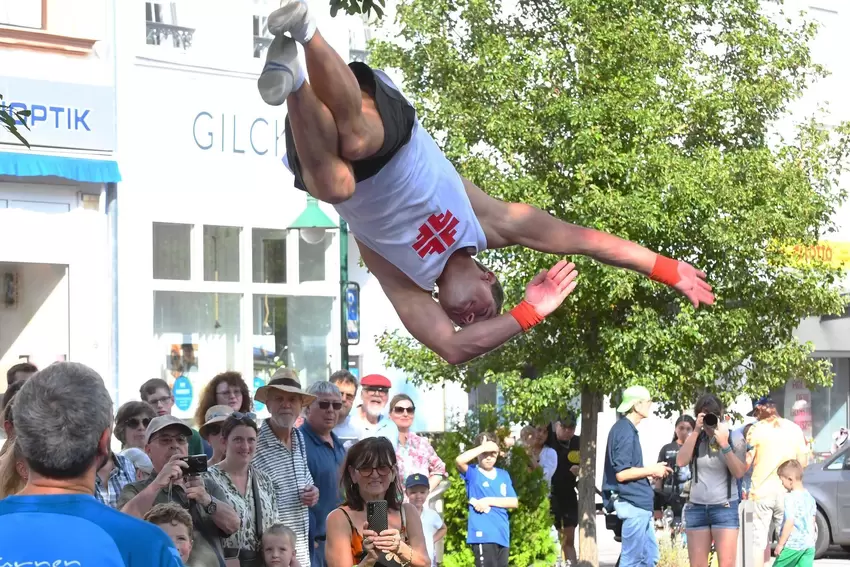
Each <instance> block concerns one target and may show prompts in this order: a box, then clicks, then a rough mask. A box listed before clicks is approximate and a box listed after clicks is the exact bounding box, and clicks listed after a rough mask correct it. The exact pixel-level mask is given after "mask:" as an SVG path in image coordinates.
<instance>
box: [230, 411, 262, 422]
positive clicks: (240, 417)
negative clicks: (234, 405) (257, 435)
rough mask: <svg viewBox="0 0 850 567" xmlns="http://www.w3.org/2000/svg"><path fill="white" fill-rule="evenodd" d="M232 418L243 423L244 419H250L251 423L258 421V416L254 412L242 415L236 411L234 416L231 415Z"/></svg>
mask: <svg viewBox="0 0 850 567" xmlns="http://www.w3.org/2000/svg"><path fill="white" fill-rule="evenodd" d="M230 416H231V417H232V418H233V419H237V420H239V421H242V420H243V419H250V420H251V421H256V420H257V414H255V413H253V412H248V413H242V412H240V411H235V412H233V413H232V414H230Z"/></svg>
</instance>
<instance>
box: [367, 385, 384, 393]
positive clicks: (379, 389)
mask: <svg viewBox="0 0 850 567" xmlns="http://www.w3.org/2000/svg"><path fill="white" fill-rule="evenodd" d="M363 389H364V390H366V391H367V392H378V393H379V394H389V393H390V389H389V388H384V387H382V386H366V387H365V388H363Z"/></svg>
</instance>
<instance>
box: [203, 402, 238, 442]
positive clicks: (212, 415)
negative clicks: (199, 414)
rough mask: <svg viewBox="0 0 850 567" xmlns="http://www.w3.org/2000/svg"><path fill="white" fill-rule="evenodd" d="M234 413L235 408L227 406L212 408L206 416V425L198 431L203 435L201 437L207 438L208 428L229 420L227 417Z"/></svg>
mask: <svg viewBox="0 0 850 567" xmlns="http://www.w3.org/2000/svg"><path fill="white" fill-rule="evenodd" d="M232 413H233V408H232V407H230V406H225V405H218V406H212V407H211V408H210V409H208V410H207V413H205V414H204V424H203V425H202V426H201V428H200V429H198V433H200V434H201V437H203V438H206V437H207V433H206V432H207V428H208V427H209V426H210V425H214V424H216V423H221V422H223V421H224V420H226V419H227V416H229V415H230V414H232Z"/></svg>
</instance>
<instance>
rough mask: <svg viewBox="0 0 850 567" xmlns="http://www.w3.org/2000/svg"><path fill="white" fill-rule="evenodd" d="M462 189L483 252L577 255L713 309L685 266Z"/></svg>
mask: <svg viewBox="0 0 850 567" xmlns="http://www.w3.org/2000/svg"><path fill="white" fill-rule="evenodd" d="M463 183H464V187H466V193H467V195H468V196H469V200H470V203H471V204H472V208H473V210H474V211H475V214H476V216H477V217H478V220H479V222H481V225H482V226H483V227H484V231H485V234H486V236H487V245H488V247H489V248H504V247H507V246H513V245H515V244H519V245H520V246H525V247H526V248H531V249H532V250H537V251H539V252H548V253H551V254H559V255H570V254H581V255H583V256H589V257H590V258H593V259H594V260H597V261H599V262H602V263H603V264H609V265H611V266H616V267H618V268H626V269H628V270H632V271H635V272H638V273H640V274H643V275H645V276H649V277H651V278H652V279H654V280H656V281H661V282H663V283H665V284H667V285H669V286H670V287H673V288H674V289H676V290H677V291H679V292H680V293H682V294H683V295H684V296H685V297H687V298H688V299H689V300H690V301H691V303H692V304H693V305H694V307H698V306H699V305H700V304H701V303H705V304H709V305H710V304H712V303H714V295H713V294H712V293H711V286H710V285H708V283H706V282H705V274H704V273H703V272H701V271H699V270H696V269H694V268H693V267H692V266H691V265H690V264H687V263H685V262H677V261H676V260H670V259H669V258H665V257H664V256H661V255H659V254H656V253H655V252H653V251H652V250H649V249H647V248H644V247H643V246H641V245H640V244H636V243H634V242H631V241H628V240H624V239H622V238H620V237H618V236H614V235H613V234H608V233H607V232H602V231H599V230H595V229H592V228H585V227H582V226H577V225H574V224H570V223H568V222H564V221H562V220H560V219H557V218H555V217H553V216H552V215H550V214H549V213H547V212H545V211H542V210H540V209H538V208H537V207H532V206H531V205H526V204H524V203H506V202H504V201H500V200H498V199H494V198H493V197H490V196H489V195H487V194H486V193H485V192H484V191H482V190H481V189H480V188H479V187H477V186H476V185H475V184H474V183H472V182H471V181H469V180H467V179H464V180H463Z"/></svg>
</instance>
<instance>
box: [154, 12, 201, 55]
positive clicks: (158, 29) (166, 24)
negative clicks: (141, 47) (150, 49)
mask: <svg viewBox="0 0 850 567" xmlns="http://www.w3.org/2000/svg"><path fill="white" fill-rule="evenodd" d="M178 7H179V3H178V2H145V27H146V38H145V41H146V43H147V44H148V45H163V46H168V47H173V48H175V49H183V50H186V49H188V48H189V47H191V45H192V37H193V36H194V34H195V29H194V28H189V27H186V26H185V24H184V22H182V21H181V20H178V18H177V8H178ZM180 24H183V25H180Z"/></svg>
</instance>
